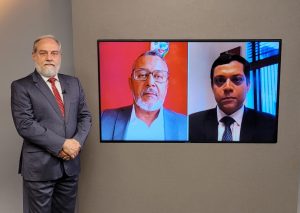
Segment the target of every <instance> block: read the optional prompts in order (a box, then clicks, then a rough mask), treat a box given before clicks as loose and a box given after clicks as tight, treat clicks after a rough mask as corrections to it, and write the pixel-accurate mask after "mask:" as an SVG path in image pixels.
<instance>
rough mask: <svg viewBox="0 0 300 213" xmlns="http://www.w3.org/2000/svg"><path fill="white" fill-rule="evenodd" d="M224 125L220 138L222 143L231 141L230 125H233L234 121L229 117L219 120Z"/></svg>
mask: <svg viewBox="0 0 300 213" xmlns="http://www.w3.org/2000/svg"><path fill="white" fill-rule="evenodd" d="M220 121H221V122H222V123H224V125H225V131H224V134H223V137H222V141H232V132H231V129H230V125H231V124H233V123H234V121H235V120H234V119H233V118H232V117H229V116H225V117H223V118H222V119H221V120H220Z"/></svg>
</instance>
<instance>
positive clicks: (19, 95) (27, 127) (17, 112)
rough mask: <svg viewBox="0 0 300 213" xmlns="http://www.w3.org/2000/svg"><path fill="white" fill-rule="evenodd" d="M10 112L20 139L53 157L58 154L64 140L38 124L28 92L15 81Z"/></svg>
mask: <svg viewBox="0 0 300 213" xmlns="http://www.w3.org/2000/svg"><path fill="white" fill-rule="evenodd" d="M35 107H38V106H35ZM11 110H12V116H13V120H14V124H15V126H16V129H17V131H18V133H19V135H20V136H21V137H23V138H24V139H25V140H26V141H28V142H30V143H32V144H34V145H36V146H38V147H40V148H42V149H44V150H45V151H48V152H49V153H51V154H53V155H57V154H58V153H59V151H60V150H61V148H62V145H63V143H64V141H65V138H64V137H61V136H59V135H57V134H56V133H55V132H53V131H52V130H51V129H49V128H46V127H44V126H42V125H41V124H40V123H39V122H38V120H37V118H36V117H35V115H34V106H33V104H32V101H31V97H30V95H29V92H28V91H27V89H26V88H25V86H24V85H22V84H21V83H19V82H17V81H15V82H13V83H12V84H11Z"/></svg>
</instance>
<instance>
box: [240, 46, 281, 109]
mask: <svg viewBox="0 0 300 213" xmlns="http://www.w3.org/2000/svg"><path fill="white" fill-rule="evenodd" d="M246 59H247V60H248V61H249V63H250V64H251V73H250V81H251V82H253V83H252V86H253V87H254V88H253V89H252V90H253V92H252V93H253V98H252V100H253V104H252V105H251V104H250V107H253V108H254V109H256V110H258V111H262V112H266V113H270V114H273V115H276V112H277V102H276V100H277V93H278V76H279V75H278V72H279V70H278V69H279V42H247V44H246ZM250 102H251V101H250Z"/></svg>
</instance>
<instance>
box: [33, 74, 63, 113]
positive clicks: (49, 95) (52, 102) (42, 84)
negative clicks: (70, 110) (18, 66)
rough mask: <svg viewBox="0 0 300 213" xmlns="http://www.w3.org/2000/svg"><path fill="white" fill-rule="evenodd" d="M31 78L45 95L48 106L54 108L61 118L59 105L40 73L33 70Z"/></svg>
mask: <svg viewBox="0 0 300 213" xmlns="http://www.w3.org/2000/svg"><path fill="white" fill-rule="evenodd" d="M32 79H33V82H34V84H35V86H36V87H37V88H38V89H39V90H40V92H41V93H42V94H43V95H44V96H45V98H46V99H47V101H48V102H49V103H50V106H52V108H53V109H54V110H55V112H56V113H57V114H58V115H59V116H60V117H61V118H62V116H61V112H60V110H59V107H58V105H57V102H56V99H55V97H54V95H53V94H52V92H51V90H50V88H49V87H48V85H47V84H46V82H45V81H44V80H43V79H42V77H41V76H40V74H39V73H37V71H34V73H33V75H32ZM62 119H63V118H62Z"/></svg>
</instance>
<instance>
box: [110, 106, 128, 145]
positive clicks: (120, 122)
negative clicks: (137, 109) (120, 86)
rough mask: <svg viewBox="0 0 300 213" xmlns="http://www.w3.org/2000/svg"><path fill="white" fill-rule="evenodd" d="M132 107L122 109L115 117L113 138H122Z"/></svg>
mask: <svg viewBox="0 0 300 213" xmlns="http://www.w3.org/2000/svg"><path fill="white" fill-rule="evenodd" d="M131 111H132V107H131V106H129V107H126V108H125V109H122V110H121V111H120V112H119V113H118V115H117V118H116V126H115V129H114V134H113V140H123V139H124V136H125V132H126V127H127V124H128V121H129V119H130V115H131Z"/></svg>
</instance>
